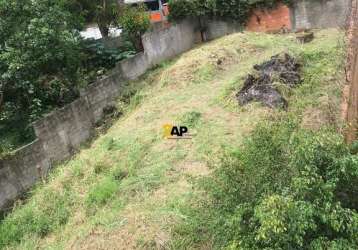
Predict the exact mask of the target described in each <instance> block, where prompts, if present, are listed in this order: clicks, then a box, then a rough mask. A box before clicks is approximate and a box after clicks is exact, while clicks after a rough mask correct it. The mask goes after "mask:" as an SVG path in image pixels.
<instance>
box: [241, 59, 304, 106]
mask: <svg viewBox="0 0 358 250" xmlns="http://www.w3.org/2000/svg"><path fill="white" fill-rule="evenodd" d="M300 68H301V65H300V64H299V63H298V62H297V61H296V60H295V59H294V58H293V57H291V56H290V55H288V54H278V55H275V56H273V57H272V58H271V60H269V61H267V62H264V63H262V64H260V65H255V66H254V69H255V70H256V72H255V75H252V74H249V75H248V77H247V79H246V81H245V83H244V87H243V88H242V89H241V90H240V91H239V93H238V94H237V95H236V97H237V99H238V101H239V104H240V105H241V106H243V105H246V104H248V103H249V102H251V101H258V102H261V103H262V104H264V105H266V106H268V107H270V108H287V105H288V103H287V100H286V99H285V98H284V97H283V96H282V94H281V93H280V91H279V90H278V89H277V87H276V86H275V83H281V84H284V85H286V86H288V87H289V88H292V87H295V86H296V85H298V84H300V83H301V76H300Z"/></svg>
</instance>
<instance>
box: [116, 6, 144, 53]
mask: <svg viewBox="0 0 358 250" xmlns="http://www.w3.org/2000/svg"><path fill="white" fill-rule="evenodd" d="M119 22H120V24H121V26H122V28H123V31H124V32H125V34H126V35H127V36H128V37H129V39H130V40H131V42H132V43H133V45H134V47H135V48H136V50H138V51H141V50H143V45H142V39H141V37H142V35H143V34H144V33H145V32H146V31H147V30H148V29H149V27H150V19H149V16H148V13H147V12H146V8H145V6H144V5H139V6H137V7H130V6H125V7H124V8H123V9H122V13H121V16H120V18H119Z"/></svg>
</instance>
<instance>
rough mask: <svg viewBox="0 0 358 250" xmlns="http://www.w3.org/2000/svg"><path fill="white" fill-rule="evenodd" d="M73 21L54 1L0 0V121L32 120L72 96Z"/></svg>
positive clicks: (75, 61) (76, 63) (76, 46)
mask: <svg viewBox="0 0 358 250" xmlns="http://www.w3.org/2000/svg"><path fill="white" fill-rule="evenodd" d="M77 25H78V23H76V22H74V18H73V16H72V15H71V13H70V12H69V11H67V10H65V9H64V8H63V6H62V5H61V4H60V2H59V1H56V0H0V32H1V34H2V35H1V37H0V93H2V99H3V104H2V113H1V116H0V120H3V119H5V118H6V117H7V118H11V119H15V118H16V117H21V119H24V120H33V119H36V118H37V117H38V116H39V115H40V114H41V113H43V112H45V111H46V110H48V109H51V108H52V107H54V106H61V105H63V104H65V103H67V102H68V101H69V100H72V99H73V98H75V97H76V96H77V92H78V91H77V86H76V82H77V74H78V69H79V67H80V65H81V50H80V39H79V35H78V32H76V31H75V30H74V28H75V27H76V26H77ZM4 116H5V117H4Z"/></svg>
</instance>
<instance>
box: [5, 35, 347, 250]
mask: <svg viewBox="0 0 358 250" xmlns="http://www.w3.org/2000/svg"><path fill="white" fill-rule="evenodd" d="M342 43H343V38H342V34H339V33H338V32H337V31H335V30H326V31H321V32H319V33H318V34H317V38H316V39H315V40H314V42H312V43H310V44H307V45H300V44H297V43H296V42H295V39H294V36H293V35H285V36H281V35H276V36H275V35H266V34H254V33H245V34H234V35H231V36H228V37H225V38H222V39H219V40H216V41H213V42H211V43H208V44H205V45H203V46H200V47H198V48H196V49H193V50H192V51H190V52H187V53H185V54H184V55H182V56H181V57H179V58H177V59H176V60H174V61H172V62H169V63H165V64H163V65H162V66H161V67H159V68H158V69H156V70H153V71H152V72H150V73H149V74H147V76H145V77H143V78H142V79H141V80H139V81H137V82H133V83H131V84H133V86H144V87H143V88H141V90H140V91H139V92H138V93H137V94H136V95H135V96H134V97H133V98H132V100H131V104H130V105H129V106H128V107H127V111H126V114H125V115H124V116H123V117H122V118H121V119H119V120H118V121H117V122H116V123H115V124H114V126H113V127H112V128H110V129H109V131H108V132H107V133H106V134H105V135H103V136H100V137H99V138H98V139H97V140H95V141H94V142H93V144H92V145H91V147H90V148H84V149H83V150H82V151H81V152H80V153H79V154H78V155H77V156H76V157H74V158H73V160H71V161H69V162H68V163H66V164H64V165H63V166H60V167H59V168H58V169H57V170H56V172H55V173H54V174H53V175H52V177H51V178H50V180H49V181H47V182H46V183H45V184H43V185H40V186H39V187H37V188H36V189H35V190H34V191H33V194H32V196H31V198H30V199H29V201H28V203H27V204H25V205H24V206H19V207H18V208H17V209H16V210H15V211H14V212H13V213H12V214H11V215H10V217H9V218H7V219H6V220H5V221H4V222H3V225H2V229H3V231H1V227H0V233H1V232H5V231H6V232H10V233H8V235H7V236H2V235H0V244H1V242H3V243H6V244H7V245H8V247H10V248H19V249H33V248H35V247H36V246H40V248H46V249H64V248H66V249H108V248H109V249H132V248H146V249H147V248H159V247H160V246H164V245H165V246H170V245H171V242H172V239H171V232H172V229H173V227H175V225H176V224H178V223H180V221H182V220H185V219H190V218H185V217H183V215H182V214H181V212H180V211H181V210H180V208H182V207H183V206H185V204H187V203H188V200H190V199H191V198H192V197H193V195H195V194H197V193H198V192H200V191H199V190H198V189H196V188H195V186H194V184H193V182H195V180H196V179H197V178H199V177H200V176H202V175H207V174H210V168H209V167H208V166H209V165H210V163H212V162H215V161H217V160H218V157H219V156H220V152H221V151H222V148H223V147H237V146H239V145H240V142H241V141H242V138H243V137H245V136H247V134H248V133H249V132H250V131H251V129H252V128H253V127H254V126H255V123H256V122H257V121H259V120H260V119H262V118H264V117H267V116H268V115H275V114H276V112H280V111H271V110H269V109H266V108H263V107H261V106H260V105H258V104H251V105H248V106H246V107H244V108H239V107H238V106H237V104H236V101H235V98H234V95H235V91H236V90H238V89H239V88H240V86H241V85H242V83H243V79H244V77H245V75H246V74H247V73H249V72H250V71H251V69H252V66H253V65H254V64H256V63H260V62H262V61H264V60H266V59H268V58H269V57H270V56H272V55H274V54H276V53H278V52H282V51H286V52H290V53H292V54H295V55H300V56H301V57H302V58H303V60H304V63H305V66H306V67H305V70H304V76H305V82H304V84H303V85H302V86H300V87H299V88H297V89H295V90H294V91H292V93H290V94H289V100H290V108H289V112H290V113H292V114H293V115H296V116H300V117H302V124H303V126H306V127H310V128H313V129H316V128H318V127H320V126H321V125H325V124H334V125H335V126H337V127H339V119H338V118H337V117H339V103H340V94H341V93H340V92H341V91H340V89H341V86H340V83H339V80H338V79H341V75H339V74H338V75H337V74H336V72H337V68H341V66H342V65H343V64H342V62H343V57H342V51H343V49H342V46H343V45H342ZM218 59H221V60H222V61H223V63H222V64H221V65H217V60H218ZM166 123H179V124H183V125H188V127H189V129H190V130H191V131H190V132H191V133H193V134H194V139H193V140H183V141H168V140H164V139H163V138H162V126H163V125H164V124H166ZM19 228H20V229H19ZM28 232H36V233H34V234H29V233H28ZM4 235H5V234H4ZM4 239H5V240H4ZM14 239H22V240H21V242H20V243H14V244H12V243H11V242H12V241H13V240H14ZM179 240H180V239H179ZM11 244H12V246H10V245H11Z"/></svg>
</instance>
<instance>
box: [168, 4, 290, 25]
mask: <svg viewBox="0 0 358 250" xmlns="http://www.w3.org/2000/svg"><path fill="white" fill-rule="evenodd" d="M279 2H282V1H278V0H233V1H225V0H193V1H192V0H170V1H169V6H170V18H171V19H172V20H181V19H183V18H185V17H200V16H217V17H223V18H227V19H233V20H235V21H237V22H239V23H245V22H246V21H247V18H248V16H249V14H250V12H251V11H252V10H253V9H255V8H273V7H275V6H276V4H277V3H279ZM283 2H284V3H285V4H290V3H291V0H285V1H283Z"/></svg>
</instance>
